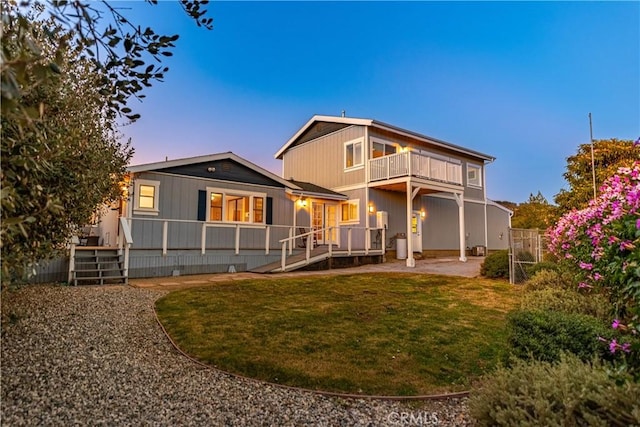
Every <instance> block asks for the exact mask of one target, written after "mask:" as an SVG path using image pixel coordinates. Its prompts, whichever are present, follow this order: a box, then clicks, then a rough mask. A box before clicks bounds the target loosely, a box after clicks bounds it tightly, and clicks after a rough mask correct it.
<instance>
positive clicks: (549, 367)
mask: <svg viewBox="0 0 640 427" xmlns="http://www.w3.org/2000/svg"><path fill="white" fill-rule="evenodd" d="M638 402H640V385H639V384H637V383H634V382H633V381H632V380H631V378H629V377H625V378H624V379H623V380H622V381H620V382H618V383H616V381H614V380H613V379H611V378H610V377H609V376H608V374H607V368H606V367H605V366H602V365H601V364H600V363H598V362H594V363H593V364H592V363H584V362H581V361H580V360H579V359H578V358H576V357H570V356H567V357H563V358H562V359H561V360H560V362H559V363H555V364H551V363H547V362H525V361H516V362H515V363H514V365H513V366H511V368H509V369H507V368H499V369H498V370H497V371H496V372H494V373H493V374H492V375H491V376H489V377H486V378H485V379H484V380H483V381H482V383H481V385H480V387H479V388H477V389H476V390H474V391H473V392H472V393H471V398H470V400H469V409H470V412H471V416H472V417H474V418H475V420H476V421H477V423H478V425H480V426H515V425H518V426H587V425H588V426H631V425H640V408H639V407H638Z"/></svg>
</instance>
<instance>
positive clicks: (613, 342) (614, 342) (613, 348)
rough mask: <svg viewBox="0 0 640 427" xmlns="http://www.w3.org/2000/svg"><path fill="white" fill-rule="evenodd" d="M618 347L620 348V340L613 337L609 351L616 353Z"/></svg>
mask: <svg viewBox="0 0 640 427" xmlns="http://www.w3.org/2000/svg"><path fill="white" fill-rule="evenodd" d="M617 349H618V342H617V341H616V340H615V339H612V340H611V342H610V343H609V351H610V352H611V353H615V352H616V350H617Z"/></svg>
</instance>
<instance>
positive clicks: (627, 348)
mask: <svg viewBox="0 0 640 427" xmlns="http://www.w3.org/2000/svg"><path fill="white" fill-rule="evenodd" d="M622 351H624V352H625V353H630V352H631V343H628V342H626V343H624V344H622Z"/></svg>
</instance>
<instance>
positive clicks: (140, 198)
mask: <svg viewBox="0 0 640 427" xmlns="http://www.w3.org/2000/svg"><path fill="white" fill-rule="evenodd" d="M159 189H160V182H159V181H150V180H147V179H137V180H136V181H135V188H134V201H133V213H135V214H139V215H158V213H159V210H158V195H159V194H158V190H159Z"/></svg>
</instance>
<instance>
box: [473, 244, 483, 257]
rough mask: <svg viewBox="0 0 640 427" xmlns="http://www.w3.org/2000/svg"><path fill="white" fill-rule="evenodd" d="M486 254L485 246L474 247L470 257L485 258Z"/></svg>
mask: <svg viewBox="0 0 640 427" xmlns="http://www.w3.org/2000/svg"><path fill="white" fill-rule="evenodd" d="M486 254H487V248H486V246H480V245H478V246H474V247H473V248H471V255H472V256H486Z"/></svg>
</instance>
